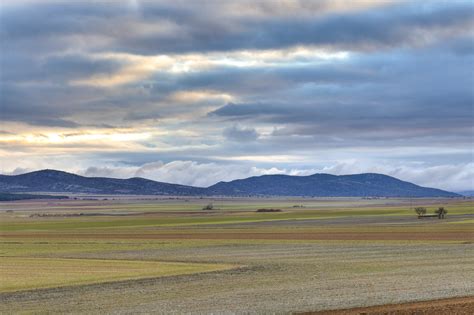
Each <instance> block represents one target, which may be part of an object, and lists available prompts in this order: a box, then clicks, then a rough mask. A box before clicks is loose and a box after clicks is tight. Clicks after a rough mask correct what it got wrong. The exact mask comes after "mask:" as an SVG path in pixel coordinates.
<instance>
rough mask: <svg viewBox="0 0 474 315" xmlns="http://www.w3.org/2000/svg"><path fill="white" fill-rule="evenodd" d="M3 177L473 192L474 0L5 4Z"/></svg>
mask: <svg viewBox="0 0 474 315" xmlns="http://www.w3.org/2000/svg"><path fill="white" fill-rule="evenodd" d="M0 47H1V51H0V173H2V174H20V173H25V172H28V171H33V170H39V169H45V168H49V169H59V170H64V171H69V172H74V173H77V174H81V175H86V176H108V177H117V178H129V177H134V176H140V177H145V178H149V179H153V180H159V181H165V182H171V183H179V184H186V185H195V186H208V185H212V184H214V183H216V182H218V181H222V180H226V181H227V180H232V179H237V178H245V177H249V176H257V175H263V174H291V175H309V174H313V173H331V174H336V175H338V174H354V173H362V172H377V173H384V174H388V175H391V176H395V177H397V178H400V179H402V180H407V181H411V182H414V183H416V184H419V185H423V186H429V187H436V188H441V189H447V190H452V191H462V190H474V182H473V181H474V127H473V121H474V67H473V66H474V64H473V61H474V2H473V1H469V0H468V1H401V2H397V1H388V0H384V1H376V0H373V1H368V0H356V1H341V0H332V1H329V0H327V1H325V0H321V1H285V0H282V1H278V0H271V1H264V0H262V1H250V0H249V1H246V0H239V1H230V0H228V1H227V0H223V1H217V0H214V1H201V0H197V1H179V0H178V1H177V0H174V1H139V0H135V1H102V2H95V3H94V2H93V1H74V0H73V1H39V0H15V1H2V2H1V4H0Z"/></svg>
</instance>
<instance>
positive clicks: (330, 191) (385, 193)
mask: <svg viewBox="0 0 474 315" xmlns="http://www.w3.org/2000/svg"><path fill="white" fill-rule="evenodd" d="M0 192H10V193H11V192H17V193H18V192H20V193H21V192H56V193H57V192H61V193H92V194H135V195H172V196H204V195H207V196H211V195H220V196H306V197H459V196H460V195H458V194H455V193H452V192H448V191H444V190H440V189H434V188H426V187H421V186H418V185H415V184H412V183H409V182H404V181H401V180H399V179H396V178H394V177H390V176H387V175H382V174H370V173H368V174H357V175H341V176H336V175H330V174H314V175H310V176H289V175H264V176H258V177H250V178H246V179H239V180H234V181H230V182H219V183H217V184H215V185H212V186H210V187H208V188H200V187H192V186H185V185H177V184H169V183H162V182H156V181H152V180H148V179H144V178H138V177H135V178H129V179H116V178H106V177H84V176H79V175H75V174H71V173H66V172H62V171H56V170H42V171H36V172H31V173H26V174H22V175H0Z"/></svg>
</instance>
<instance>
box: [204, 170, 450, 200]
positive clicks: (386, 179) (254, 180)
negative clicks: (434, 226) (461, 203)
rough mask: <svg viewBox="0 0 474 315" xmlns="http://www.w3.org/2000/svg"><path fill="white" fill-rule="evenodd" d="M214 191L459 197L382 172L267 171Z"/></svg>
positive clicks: (233, 193)
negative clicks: (298, 173) (290, 173)
mask: <svg viewBox="0 0 474 315" xmlns="http://www.w3.org/2000/svg"><path fill="white" fill-rule="evenodd" d="M208 193H210V194H213V195H241V196H248V195H254V196H255V195H274V196H309V197H458V196H459V195H457V194H455V193H451V192H448V191H444V190H440V189H434V188H426V187H421V186H418V185H415V184H412V183H409V182H404V181H401V180H399V179H396V178H394V177H390V176H387V175H382V174H372V173H367V174H357V175H341V176H336V175H330V174H314V175H310V176H288V175H264V176H258V177H250V178H246V179H240V180H234V181H231V182H220V183H217V184H215V185H213V186H211V187H209V188H208Z"/></svg>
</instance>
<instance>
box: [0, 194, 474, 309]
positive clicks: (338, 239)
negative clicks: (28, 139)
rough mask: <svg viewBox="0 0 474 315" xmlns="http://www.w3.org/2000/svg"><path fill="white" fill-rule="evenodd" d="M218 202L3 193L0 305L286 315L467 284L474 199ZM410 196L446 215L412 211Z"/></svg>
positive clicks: (473, 248) (457, 292) (432, 294)
mask: <svg viewBox="0 0 474 315" xmlns="http://www.w3.org/2000/svg"><path fill="white" fill-rule="evenodd" d="M212 202H213V204H214V205H215V206H214V210H212V211H202V208H203V207H204V206H206V205H207V204H209V203H210V202H209V200H207V201H206V200H199V199H196V200H189V201H184V200H153V201H152V200H148V201H143V200H107V201H84V200H75V201H74V200H69V201H34V202H33V201H23V202H14V203H2V204H0V206H1V211H0V216H1V218H0V227H1V239H0V242H1V243H0V252H1V256H2V257H1V258H0V262H1V266H2V270H1V272H2V274H1V276H2V278H5V279H7V281H6V282H5V283H3V284H2V291H3V293H1V294H0V302H1V303H0V304H1V306H0V313H16V312H20V311H22V312H59V313H61V312H71V311H74V312H79V313H88V314H90V313H104V312H114V313H153V312H160V313H170V312H175V313H186V312H195V313H211V312H213V313H226V312H227V313H228V312H244V311H250V312H251V313H262V312H265V313H268V312H275V313H289V312H304V311H319V310H327V309H336V308H350V307H363V306H369V305H374V304H389V303H402V302H409V301H423V300H432V299H440V298H448V297H456V296H466V295H474V281H472V275H473V274H474V267H473V266H474V245H473V243H474V233H473V230H474V209H473V203H472V201H470V200H466V201H460V200H417V201H415V202H413V201H410V200H401V199H399V200H395V199H383V200H355V199H328V200H313V199H307V200H297V201H295V200H284V199H278V200H243V199H232V200H213V201H212ZM295 202H297V203H298V204H302V205H303V207H297V208H296V207H293V206H294V204H295ZM413 203H415V205H412V204H413ZM414 206H423V207H426V208H427V209H428V210H429V211H431V212H432V211H433V210H432V209H437V208H438V207H439V206H446V208H448V209H449V215H448V216H447V218H446V219H445V220H437V219H434V220H418V219H417V217H416V214H415V213H414V211H413V209H412V207H414ZM257 209H282V210H283V211H281V212H270V213H258V212H256V210H257ZM8 210H13V212H7V211H8ZM33 213H38V214H41V213H49V214H57V215H55V216H35V217H30V215H31V214H33ZM74 213H86V214H87V213H94V214H97V215H94V216H88V215H83V216H72V215H71V214H74ZM60 214H61V215H65V216H60ZM100 214H102V215H100ZM68 215H71V216H68ZM447 266H449V267H447ZM229 268H230V269H229ZM85 270H87V271H88V272H87V275H86V273H85V272H82V271H85ZM38 271H41V272H38ZM209 271H212V272H209ZM48 273H49V274H48ZM51 275H53V277H51ZM140 279H141V280H140ZM53 287H54V288H53ZM35 288H42V289H35ZM25 289H29V291H22V290H25ZM33 289H34V290H33Z"/></svg>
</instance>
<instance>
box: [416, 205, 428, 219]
mask: <svg viewBox="0 0 474 315" xmlns="http://www.w3.org/2000/svg"><path fill="white" fill-rule="evenodd" d="M415 212H416V214H418V216H419V217H421V216H423V215H425V214H426V208H425V207H416V208H415Z"/></svg>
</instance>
